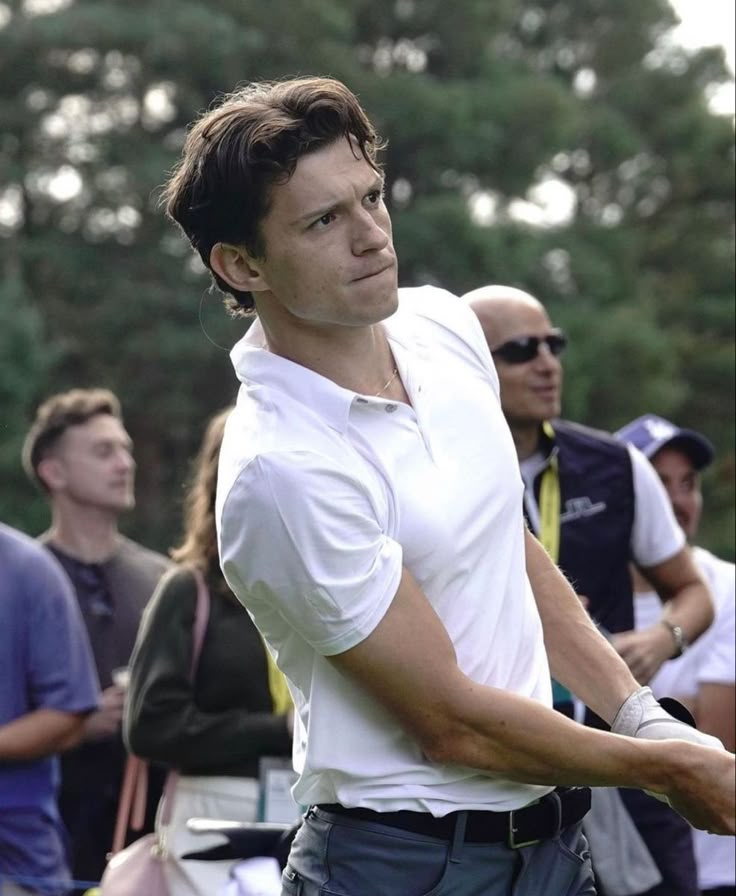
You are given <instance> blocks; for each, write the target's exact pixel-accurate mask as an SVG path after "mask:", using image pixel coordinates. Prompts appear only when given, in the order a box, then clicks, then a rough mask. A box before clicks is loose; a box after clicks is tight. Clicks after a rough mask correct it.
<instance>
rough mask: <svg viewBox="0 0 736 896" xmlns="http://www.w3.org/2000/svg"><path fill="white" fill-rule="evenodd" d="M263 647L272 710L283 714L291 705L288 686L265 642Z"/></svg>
mask: <svg viewBox="0 0 736 896" xmlns="http://www.w3.org/2000/svg"><path fill="white" fill-rule="evenodd" d="M263 649H264V650H265V651H266V662H267V663H268V689H269V691H270V692H271V701H272V703H273V711H274V713H275V714H276V715H283V714H284V713H285V712H287V711H288V710H289V709H290V708H291V707H292V706H293V703H292V702H291V694H290V693H289V686H288V685H287V684H286V679H285V678H284V675H283V673H282V672H281V670H280V669H279V667H278V666H277V665H276V662H275V660H274V658H273V657H272V656H271V652H270V651H269V650H268V649H267V648H266V645H265V644H264V645H263Z"/></svg>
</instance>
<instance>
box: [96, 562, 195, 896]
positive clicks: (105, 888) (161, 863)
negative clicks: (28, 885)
mask: <svg viewBox="0 0 736 896" xmlns="http://www.w3.org/2000/svg"><path fill="white" fill-rule="evenodd" d="M192 571H193V573H194V577H195V578H196V580H197V608H196V610H195V613H194V631H193V639H192V640H193V650H192V667H191V670H190V676H191V678H192V680H194V676H195V673H196V671H197V665H198V663H199V655H200V653H201V652H202V642H203V641H204V634H205V631H206V630H207V622H208V619H209V614H210V596H209V592H208V591H207V585H206V584H205V581H204V577H203V576H202V574H201V573H200V571H199V570H198V569H193V570H192ZM178 780H179V774H178V772H176V771H173V770H172V771H170V772H169V774H168V775H167V776H166V784H165V785H164V793H163V797H162V799H161V826H162V827H163V828H165V827H166V826H167V825H168V824H169V822H170V821H171V810H172V806H173V802H174V792H175V790H176V784H177V781H178ZM147 789H148V763H147V762H146V761H145V760H143V759H139V758H138V757H137V756H132V755H131V756H128V761H127V763H126V766H125V775H124V777H123V786H122V787H121V789H120V802H119V804H118V814H117V819H116V821H115V834H114V836H113V842H112V850H111V853H110V858H109V859H108V862H107V867H106V868H105V873H104V874H103V875H102V880H101V881H100V896H144V894H145V896H170V894H169V888H168V883H167V881H166V872H165V865H166V850H165V849H164V848H163V846H162V844H161V842H160V840H159V834H158V833H153V834H146V835H145V836H143V837H140V838H139V839H138V840H135V841H134V842H133V843H131V844H130V846H126V847H125V849H123V848H122V847H123V843H124V842H125V833H126V831H127V830H128V826H129V825H130V827H131V828H133V830H140V829H141V828H142V827H143V818H144V815H145V811H146V791H147Z"/></svg>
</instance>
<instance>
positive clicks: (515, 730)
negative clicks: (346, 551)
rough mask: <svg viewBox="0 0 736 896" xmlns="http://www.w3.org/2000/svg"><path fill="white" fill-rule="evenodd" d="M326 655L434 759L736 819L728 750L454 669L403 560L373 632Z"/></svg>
mask: <svg viewBox="0 0 736 896" xmlns="http://www.w3.org/2000/svg"><path fill="white" fill-rule="evenodd" d="M614 657H615V654H614ZM330 659H331V661H332V662H333V664H334V665H335V666H336V667H337V668H338V669H339V670H340V671H341V672H343V673H344V674H346V675H348V676H350V677H351V678H353V679H354V680H355V681H356V682H357V683H358V684H359V685H360V686H361V687H362V688H363V689H364V690H365V691H367V692H368V693H369V694H371V695H372V696H373V697H374V698H375V699H376V700H378V701H379V702H380V703H381V704H382V705H383V706H384V707H385V708H386V709H388V710H389V711H390V712H391V713H392V714H393V715H394V717H395V718H396V719H397V720H398V722H399V724H401V725H402V727H403V728H404V729H405V730H406V731H407V732H408V733H409V734H410V735H411V736H412V737H414V739H415V740H416V741H417V743H418V744H419V746H420V748H421V749H422V751H423V752H424V754H425V755H426V756H427V758H428V760H430V761H433V762H440V763H453V764H459V765H465V766H470V767H473V768H477V769H479V770H480V771H483V772H486V773H488V774H491V775H495V776H500V777H503V778H507V779H511V780H515V781H522V782H528V783H536V784H550V785H583V784H588V785H605V786H614V785H621V786H627V787H643V788H646V789H647V790H651V791H654V792H658V793H666V794H667V796H668V797H669V799H670V801H671V802H672V804H673V805H674V806H675V807H676V808H678V810H679V811H681V812H683V814H686V815H687V817H688V818H689V820H690V821H692V822H693V823H694V824H696V825H698V826H700V827H706V828H708V829H710V830H718V831H722V832H731V831H733V829H734V820H733V815H734V797H733V791H734V785H736V779H735V777H734V762H733V757H732V756H729V754H727V753H725V752H722V751H717V750H713V749H709V748H706V747H699V746H695V745H692V744H688V743H685V742H679V741H640V740H635V739H633V738H628V737H620V736H618V735H613V734H608V733H604V732H602V731H596V730H594V729H591V728H584V727H583V726H581V725H578V724H576V723H575V722H572V721H570V720H569V719H566V718H565V717H564V716H562V715H561V714H560V713H557V712H555V711H554V710H552V709H549V708H547V707H545V706H543V705H542V704H540V703H538V702H536V701H534V700H530V699H527V698H525V697H520V696H518V695H515V694H511V693H509V692H507V691H503V690H500V689H497V688H490V687H485V686H482V685H479V684H478V683H476V682H474V681H472V680H471V679H469V678H468V677H467V676H465V675H464V674H463V673H462V671H461V670H460V669H459V667H458V665H457V662H456V657H455V651H454V648H453V645H452V642H451V640H450V638H449V636H448V634H447V632H446V630H445V628H444V626H443V624H442V622H441V620H440V619H439V617H438V616H437V615H436V614H435V612H434V610H433V608H432V607H431V605H430V603H429V601H428V600H427V598H426V597H425V595H424V594H423V593H422V591H421V589H420V588H419V586H418V585H417V583H416V582H415V581H414V579H413V577H412V576H411V574H410V573H408V572H407V571H406V570H405V571H404V574H403V576H402V579H401V584H400V586H399V589H398V591H397V593H396V596H395V598H394V600H393V602H392V604H391V606H390V608H389V609H388V611H387V613H386V615H385V616H384V618H383V619H382V620H381V622H380V623H379V624H378V626H377V627H376V629H375V630H374V631H373V632H372V633H371V635H369V637H368V638H366V639H365V640H364V641H362V642H361V643H360V644H359V645H357V646H356V647H353V648H352V649H351V650H348V651H346V652H345V653H342V654H340V655H338V656H334V657H331V658H330ZM618 662H620V661H618ZM635 687H636V684H635V683H634V685H633V688H632V689H634V688H635ZM621 690H622V691H623V690H625V688H621Z"/></svg>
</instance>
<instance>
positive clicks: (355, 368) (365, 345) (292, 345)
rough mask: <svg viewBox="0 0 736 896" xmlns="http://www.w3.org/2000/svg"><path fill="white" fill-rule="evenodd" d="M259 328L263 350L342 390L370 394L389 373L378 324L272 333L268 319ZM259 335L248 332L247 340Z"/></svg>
mask: <svg viewBox="0 0 736 896" xmlns="http://www.w3.org/2000/svg"><path fill="white" fill-rule="evenodd" d="M261 325H262V327H263V330H262V331H261V332H263V333H264V337H265V338H264V347H268V349H269V350H270V351H272V352H274V354H277V355H281V357H283V358H287V359H288V360H289V361H293V362H294V363H295V364H301V366H302V367H307V368H308V369H309V370H313V371H314V372H315V373H319V374H320V375H321V376H324V377H326V378H327V379H330V380H332V381H333V382H334V383H337V385H338V386H342V387H343V388H344V389H349V390H351V391H353V392H361V393H366V394H372V393H374V392H376V391H377V390H378V389H380V387H381V384H382V383H383V382H385V381H386V379H388V377H389V376H390V375H391V373H392V369H393V367H394V359H393V356H392V353H391V349H390V347H389V344H388V339H387V337H386V331H385V330H384V328H383V325H382V324H381V323H378V324H373V325H371V326H365V327H355V328H349V327H344V328H342V329H341V330H334V329H333V330H332V331H328V330H327V329H324V330H323V331H319V330H316V329H314V328H313V329H311V331H310V330H305V331H303V332H301V333H296V334H295V332H294V331H293V330H285V331H284V332H278V331H274V330H272V329H271V328H270V327H269V325H268V321H267V320H262V321H261ZM251 329H253V328H251ZM258 335H259V334H258V333H257V334H256V335H254V336H251V334H250V332H249V334H248V337H246V338H247V339H248V340H249V341H250V342H251V343H253V342H254V339H257V338H258ZM401 391H402V392H403V388H402V390H401ZM384 397H386V396H384Z"/></svg>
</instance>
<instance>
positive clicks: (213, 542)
mask: <svg viewBox="0 0 736 896" xmlns="http://www.w3.org/2000/svg"><path fill="white" fill-rule="evenodd" d="M231 410H232V408H225V409H224V410H222V411H220V412H219V413H218V414H215V416H214V417H212V418H211V420H210V422H209V423H208V424H207V428H206V429H205V433H204V437H203V439H202V445H201V447H200V449H199V452H198V453H197V456H196V458H195V459H194V463H193V466H192V473H191V477H190V482H189V488H188V490H187V494H186V497H185V499H184V537H183V539H182V542H181V544H180V545H179V546H178V547H174V548H172V549H171V551H170V554H171V557H172V559H173V560H175V561H176V562H177V563H182V564H187V565H190V566H196V567H198V568H199V569H200V570H201V571H202V572H203V573H204V574H205V575H208V574H210V573H213V572H215V573H218V572H219V560H218V556H217V530H216V528H215V494H216V489H217V461H218V459H219V457H220V447H221V445H222V437H223V435H224V432H225V422H226V420H227V418H228V416H229V415H230V411H231Z"/></svg>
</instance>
